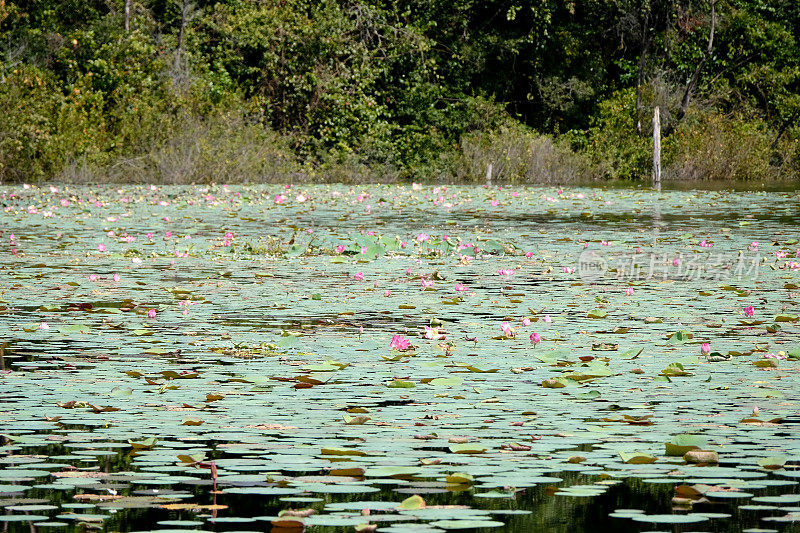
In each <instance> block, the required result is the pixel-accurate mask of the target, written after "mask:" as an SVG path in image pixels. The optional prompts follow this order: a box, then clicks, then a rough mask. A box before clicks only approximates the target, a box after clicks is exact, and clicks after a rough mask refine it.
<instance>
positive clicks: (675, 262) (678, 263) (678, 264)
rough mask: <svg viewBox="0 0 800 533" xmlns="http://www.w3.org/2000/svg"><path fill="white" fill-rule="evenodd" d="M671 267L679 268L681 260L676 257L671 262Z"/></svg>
mask: <svg viewBox="0 0 800 533" xmlns="http://www.w3.org/2000/svg"><path fill="white" fill-rule="evenodd" d="M672 266H681V260H680V259H678V258H677V257H676V258H675V259H673V260H672Z"/></svg>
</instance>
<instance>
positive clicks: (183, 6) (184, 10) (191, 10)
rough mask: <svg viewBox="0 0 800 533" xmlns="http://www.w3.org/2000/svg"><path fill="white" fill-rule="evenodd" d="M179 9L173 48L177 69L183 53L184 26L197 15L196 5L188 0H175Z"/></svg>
mask: <svg viewBox="0 0 800 533" xmlns="http://www.w3.org/2000/svg"><path fill="white" fill-rule="evenodd" d="M175 2H176V3H178V2H179V3H178V6H179V7H180V10H181V25H180V27H179V28H178V42H177V47H176V50H175V68H176V69H179V68H180V65H181V55H182V54H183V39H184V35H185V34H186V27H187V26H188V25H189V22H191V20H192V19H193V18H194V17H195V16H197V9H196V6H195V5H194V4H193V3H192V2H190V1H189V0H175Z"/></svg>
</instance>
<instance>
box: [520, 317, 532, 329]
mask: <svg viewBox="0 0 800 533" xmlns="http://www.w3.org/2000/svg"><path fill="white" fill-rule="evenodd" d="M522 325H523V326H525V327H528V326H530V325H531V319H530V318H528V317H525V318H523V319H522Z"/></svg>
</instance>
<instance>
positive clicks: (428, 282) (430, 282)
mask: <svg viewBox="0 0 800 533" xmlns="http://www.w3.org/2000/svg"><path fill="white" fill-rule="evenodd" d="M420 281H421V283H422V288H423V289H426V288H428V287H433V280H427V279H425V278H420Z"/></svg>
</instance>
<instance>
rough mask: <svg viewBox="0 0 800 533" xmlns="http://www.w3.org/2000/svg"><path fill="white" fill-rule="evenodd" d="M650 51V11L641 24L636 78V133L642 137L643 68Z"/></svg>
mask: <svg viewBox="0 0 800 533" xmlns="http://www.w3.org/2000/svg"><path fill="white" fill-rule="evenodd" d="M649 51H650V10H648V11H647V14H646V15H645V16H644V21H643V22H642V43H641V52H640V54H639V74H638V75H637V76H636V133H637V134H638V135H639V136H640V137H641V136H642V84H644V67H645V65H646V64H647V54H648V52H649Z"/></svg>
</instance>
